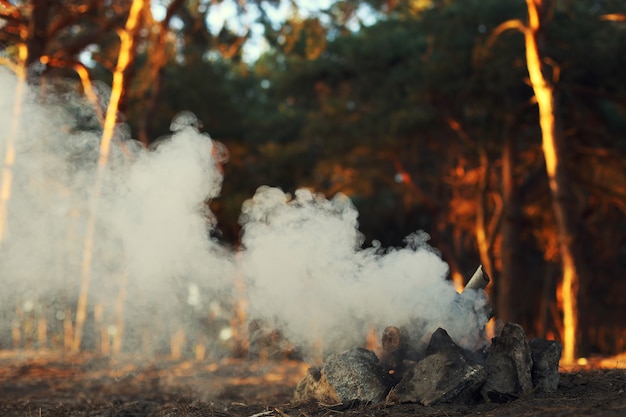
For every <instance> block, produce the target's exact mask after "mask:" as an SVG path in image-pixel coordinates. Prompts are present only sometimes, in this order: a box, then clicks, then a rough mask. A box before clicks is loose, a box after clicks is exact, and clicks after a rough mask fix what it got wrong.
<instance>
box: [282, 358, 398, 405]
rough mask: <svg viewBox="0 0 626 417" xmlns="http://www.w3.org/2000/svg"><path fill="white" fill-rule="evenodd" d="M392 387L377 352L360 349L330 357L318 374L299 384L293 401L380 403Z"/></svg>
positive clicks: (308, 375)
mask: <svg viewBox="0 0 626 417" xmlns="http://www.w3.org/2000/svg"><path fill="white" fill-rule="evenodd" d="M391 386H392V381H391V380H390V379H389V377H388V376H387V375H386V374H385V372H384V371H383V369H382V367H381V366H380V365H379V363H378V358H377V357H376V355H375V354H374V352H371V351H369V350H366V349H361V348H358V349H351V350H349V351H347V352H344V353H341V354H336V355H331V356H329V357H328V358H327V359H326V362H325V363H324V365H323V367H322V369H321V370H319V372H316V371H315V370H311V371H310V372H309V373H308V374H307V375H306V376H305V378H304V379H303V380H301V381H300V383H298V386H297V387H296V393H295V396H294V399H295V400H296V401H307V400H311V399H314V400H317V401H319V402H322V403H327V404H328V403H339V402H341V403H347V402H350V401H359V402H363V403H377V402H381V401H383V400H384V399H385V397H386V395H387V393H388V392H389V389H390V388H391Z"/></svg>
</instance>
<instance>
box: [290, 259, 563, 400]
mask: <svg viewBox="0 0 626 417" xmlns="http://www.w3.org/2000/svg"><path fill="white" fill-rule="evenodd" d="M488 282H489V278H488V276H487V275H486V274H485V273H484V271H483V270H482V267H481V268H478V270H477V271H476V273H475V274H474V276H473V277H472V279H470V281H469V282H468V285H467V286H466V288H465V290H464V292H463V293H461V294H460V295H459V303H463V301H464V296H463V294H467V292H466V291H470V292H471V291H483V289H484V287H485V286H486V285H487V283H488ZM416 336H417V337H416ZM424 336H425V335H421V334H417V335H416V334H415V331H414V329H407V328H398V327H394V326H389V327H387V328H386V329H385V330H384V332H383V334H382V340H381V345H382V349H381V351H380V352H379V355H376V354H375V353H374V352H373V351H371V350H367V349H363V348H356V349H351V350H348V351H345V352H343V353H339V354H334V355H331V356H329V357H328V358H327V359H326V361H325V362H324V364H323V365H322V366H321V367H311V368H310V369H309V371H308V373H307V375H306V376H305V377H304V378H303V379H302V380H301V381H300V382H299V384H298V386H297V388H296V391H295V397H294V398H295V400H296V401H308V400H315V401H318V402H320V403H325V404H336V403H351V402H364V403H380V402H387V403H420V404H422V405H425V406H429V405H434V404H439V403H452V402H475V401H491V402H498V403H501V402H509V401H512V400H515V399H517V398H519V397H520V396H522V395H527V394H529V393H530V392H532V391H539V392H546V393H549V392H554V391H556V389H557V387H558V384H559V359H560V357H561V345H560V343H558V342H555V341H549V340H545V339H537V338H535V339H531V340H527V339H526V334H525V332H524V329H523V328H522V327H521V326H520V325H519V324H516V323H506V324H505V325H504V327H503V328H502V330H501V332H500V334H499V335H498V336H496V337H494V338H493V339H492V341H491V344H490V345H488V346H484V347H481V348H480V349H477V350H469V349H465V348H462V347H461V346H459V345H457V344H456V343H455V342H454V341H453V340H452V338H451V337H450V336H449V335H448V333H447V331H446V330H445V329H443V328H438V329H437V330H436V331H435V332H434V333H432V334H431V335H430V336H429V337H428V343H427V345H426V347H425V348H423V346H422V345H421V344H420V341H421V340H424Z"/></svg>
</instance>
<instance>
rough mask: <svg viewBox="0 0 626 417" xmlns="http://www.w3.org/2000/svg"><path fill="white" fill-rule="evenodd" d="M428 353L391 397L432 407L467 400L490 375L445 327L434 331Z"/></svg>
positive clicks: (400, 383) (402, 401)
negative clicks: (468, 354)
mask: <svg viewBox="0 0 626 417" xmlns="http://www.w3.org/2000/svg"><path fill="white" fill-rule="evenodd" d="M427 352H428V355H427V356H426V357H425V358H424V359H422V360H421V361H419V362H417V363H415V364H413V365H411V366H409V367H408V368H407V370H406V371H405V372H404V376H403V378H402V380H401V381H400V382H399V383H398V385H396V386H395V387H394V388H393V390H392V391H391V392H390V393H389V395H388V396H387V400H389V401H390V402H399V403H406V402H416V403H421V404H423V405H426V406H428V405H433V404H438V403H449V402H455V401H456V402H465V401H468V400H470V399H471V398H473V397H474V396H475V394H476V393H477V392H479V390H480V388H481V386H482V385H483V383H484V382H485V378H486V376H487V374H486V372H485V370H484V368H483V367H482V366H481V365H479V364H476V363H472V362H471V360H469V358H468V357H467V356H466V355H465V351H464V349H462V348H461V347H459V346H458V345H456V344H455V343H454V342H453V341H452V339H451V338H450V336H449V335H448V333H447V332H446V331H445V330H443V329H438V330H437V331H436V332H435V333H434V334H433V336H432V337H431V342H430V344H429V346H428V348H427Z"/></svg>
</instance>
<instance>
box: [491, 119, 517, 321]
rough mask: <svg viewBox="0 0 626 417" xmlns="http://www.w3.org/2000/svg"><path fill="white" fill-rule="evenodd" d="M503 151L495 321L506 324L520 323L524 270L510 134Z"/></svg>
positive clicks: (506, 137)
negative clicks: (521, 258) (519, 296)
mask: <svg viewBox="0 0 626 417" xmlns="http://www.w3.org/2000/svg"><path fill="white" fill-rule="evenodd" d="M505 135H506V136H505V138H504V144H503V147H502V206H503V215H502V225H501V229H500V230H501V233H502V239H501V241H500V244H501V248H500V256H501V262H502V269H501V271H500V277H499V280H498V281H497V284H496V292H497V294H496V305H495V309H496V317H498V318H499V319H501V320H503V321H505V322H507V321H513V322H519V313H517V312H518V311H519V307H520V306H519V304H520V303H519V302H518V301H517V296H516V295H517V294H519V290H520V289H521V288H520V287H521V285H520V284H521V280H522V278H521V270H522V269H521V267H520V262H519V254H520V250H519V242H520V240H519V239H520V235H521V201H520V192H519V188H518V186H517V185H516V183H515V175H514V167H515V163H516V147H515V142H514V141H513V138H512V136H511V133H510V132H509V129H507V131H506V132H505Z"/></svg>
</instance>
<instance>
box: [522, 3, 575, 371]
mask: <svg viewBox="0 0 626 417" xmlns="http://www.w3.org/2000/svg"><path fill="white" fill-rule="evenodd" d="M526 4H527V7H528V27H527V28H526V30H525V31H524V38H525V41H526V42H525V43H526V63H527V66H528V74H529V76H530V81H531V84H532V87H533V90H534V92H535V97H536V98H537V104H538V106H539V123H540V125H541V134H542V145H543V154H544V158H545V162H546V171H547V173H548V180H549V185H550V191H551V194H552V204H553V207H554V212H555V218H556V222H557V230H558V234H559V237H558V238H559V248H560V254H561V264H562V268H563V278H562V282H561V285H562V290H563V356H562V358H563V362H564V363H572V362H573V361H574V359H575V355H576V352H575V346H576V332H577V327H578V320H577V315H578V311H577V310H578V309H577V303H576V300H577V297H578V275H577V271H576V267H575V265H574V259H573V255H572V252H571V247H570V244H571V236H570V231H569V230H568V228H567V227H566V220H565V216H566V213H565V210H567V209H568V208H567V207H563V205H562V202H561V201H559V196H560V195H561V191H560V189H559V188H560V187H561V186H562V184H560V183H559V181H558V178H557V171H558V169H559V164H560V163H562V161H560V160H559V157H558V149H557V146H559V145H558V144H557V143H556V140H557V138H556V135H557V134H558V132H557V128H556V121H555V113H556V109H555V101H554V91H553V89H552V86H551V85H550V83H548V82H547V80H546V79H545V77H544V74H543V72H542V59H541V55H540V53H539V48H538V45H537V33H538V31H539V30H540V28H541V21H540V18H539V9H540V8H541V6H542V0H526Z"/></svg>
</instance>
